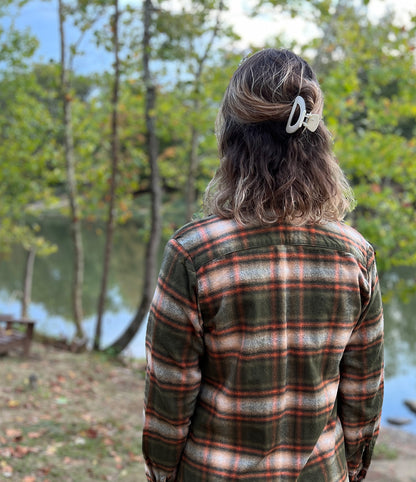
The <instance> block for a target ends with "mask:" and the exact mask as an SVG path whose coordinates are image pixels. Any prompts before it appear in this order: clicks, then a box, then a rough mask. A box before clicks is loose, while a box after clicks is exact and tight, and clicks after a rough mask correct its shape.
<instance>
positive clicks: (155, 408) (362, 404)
mask: <svg viewBox="0 0 416 482" xmlns="http://www.w3.org/2000/svg"><path fill="white" fill-rule="evenodd" d="M146 347H147V348H146V351H147V374H146V390H145V423H144V429H143V453H144V457H145V462H146V474H147V478H148V480H178V481H185V482H196V481H225V480H230V481H232V480H243V481H244V480H246V481H266V480H273V481H302V482H311V481H313V482H320V481H328V482H341V481H346V480H350V481H351V482H355V481H359V480H362V479H363V478H364V477H365V474H366V471H367V468H368V466H369V464H370V460H371V455H372V450H373V446H374V443H375V440H376V437H377V434H378V430H379V422H380V412H381V405H382V397H383V315H382V304H381V296H380V289H379V282H378V276H377V270H376V263H375V255H374V250H373V249H372V247H371V246H370V244H369V243H368V242H367V241H366V240H365V239H364V238H363V237H362V236H361V235H360V234H359V233H357V232H356V231H355V230H354V229H352V228H350V227H348V226H347V225H345V224H343V223H331V224H326V225H315V226H289V225H275V226H271V227H253V228H243V227H241V226H238V225H237V224H236V223H235V222H234V221H232V220H221V219H219V218H217V217H209V218H205V219H203V220H200V221H195V222H193V223H190V224H188V225H186V226H185V227H183V228H182V229H181V230H179V231H178V232H177V233H176V234H175V235H174V236H173V237H172V239H171V240H170V241H169V243H168V244H167V246H166V249H165V254H164V259H163V262H162V267H161V271H160V275H159V280H158V285H157V288H156V291H155V295H154V299H153V302H152V305H151V309H150V315H149V321H148V328H147V336H146Z"/></svg>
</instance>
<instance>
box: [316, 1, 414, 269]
mask: <svg viewBox="0 0 416 482" xmlns="http://www.w3.org/2000/svg"><path fill="white" fill-rule="evenodd" d="M363 8H364V6H363V5H361V7H360V9H359V10H357V9H356V8H354V7H353V5H351V4H350V5H348V6H347V5H346V4H344V5H343V8H342V9H341V10H339V11H338V16H337V17H336V18H334V17H332V16H331V18H329V17H327V18H326V22H329V23H331V25H332V26H331V34H330V35H326V36H325V37H323V38H322V40H318V41H317V42H318V43H317V51H318V52H322V51H325V56H322V55H319V58H318V57H315V58H316V60H317V62H318V65H319V71H318V72H319V76H320V78H321V83H322V87H323V90H324V92H325V93H326V108H325V119H326V122H327V124H328V125H329V127H330V129H331V130H332V131H333V132H334V136H335V145H334V147H335V152H336V154H337V156H338V157H339V159H340V162H341V165H342V167H343V168H344V170H345V171H346V173H347V175H348V177H349V179H350V180H351V182H352V184H353V188H354V191H355V194H356V198H357V208H356V210H355V212H354V213H353V215H352V217H351V222H352V223H353V224H354V225H355V226H356V227H357V228H358V229H359V230H360V231H361V232H362V233H363V234H364V235H365V236H366V237H367V238H368V239H369V240H370V241H371V242H372V243H373V244H374V245H375V247H376V249H377V253H378V258H379V268H380V271H382V272H385V271H387V270H389V269H391V268H392V267H394V266H410V265H415V264H416V255H415V252H416V219H415V216H414V210H415V208H416V193H415V189H414V181H413V180H414V178H415V175H416V165H415V163H414V156H415V133H416V132H415V129H414V125H415V121H416V113H415V111H414V104H415V101H416V81H415V73H416V72H415V56H414V44H413V42H414V37H415V33H416V26H415V23H414V21H413V22H412V23H411V24H410V25H409V26H407V27H403V26H401V25H396V23H395V20H394V15H392V14H391V12H388V13H387V14H386V15H385V16H384V17H383V18H381V19H379V20H378V21H373V20H372V19H370V18H369V17H368V16H367V15H363V14H362V9H363ZM327 32H328V29H327ZM380 46H382V47H380Z"/></svg>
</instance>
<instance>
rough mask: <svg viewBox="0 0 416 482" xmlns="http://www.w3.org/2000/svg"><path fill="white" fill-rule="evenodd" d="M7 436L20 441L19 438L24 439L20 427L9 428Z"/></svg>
mask: <svg viewBox="0 0 416 482" xmlns="http://www.w3.org/2000/svg"><path fill="white" fill-rule="evenodd" d="M6 436H7V437H8V438H11V439H13V440H14V441H16V442H18V441H19V440H21V439H22V431H21V430H20V429H18V428H7V429H6Z"/></svg>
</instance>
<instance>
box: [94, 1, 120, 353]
mask: <svg viewBox="0 0 416 482" xmlns="http://www.w3.org/2000/svg"><path fill="white" fill-rule="evenodd" d="M119 16H120V12H119V5H118V0H114V17H113V29H112V30H113V46H114V84H113V96H112V104H113V108H112V116H111V180H110V201H109V206H108V218H107V230H106V239H105V250H104V266H103V275H102V278H101V290H100V296H99V300H98V315H97V324H96V327H95V336H94V344H93V348H94V350H99V349H100V343H101V331H102V319H103V315H104V311H105V301H106V293H107V281H108V273H109V269H110V260H111V251H112V247H113V234H114V226H115V215H114V214H115V203H116V188H117V177H118V163H119V150H120V149H119V146H120V139H119V122H118V102H119V90H120V58H119V35H118V21H119Z"/></svg>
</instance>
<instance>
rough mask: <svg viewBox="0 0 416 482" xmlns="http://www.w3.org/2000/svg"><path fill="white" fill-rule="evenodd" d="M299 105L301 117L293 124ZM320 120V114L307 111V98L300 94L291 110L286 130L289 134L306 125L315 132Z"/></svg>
mask: <svg viewBox="0 0 416 482" xmlns="http://www.w3.org/2000/svg"><path fill="white" fill-rule="evenodd" d="M297 106H299V109H300V113H299V118H298V120H297V121H296V123H295V124H292V120H293V116H294V115H295V112H296V107H297ZM320 120H321V116H320V115H319V114H307V113H306V104H305V99H304V98H303V97H301V96H300V95H298V96H297V97H296V99H295V102H294V104H293V107H292V110H291V111H290V116H289V120H288V121H287V124H286V132H287V133H288V134H293V133H294V132H296V131H297V130H298V129H299V128H300V127H301V126H305V127H306V128H307V129H308V130H310V131H311V132H315V131H316V129H317V128H318V125H319V121H320Z"/></svg>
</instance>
